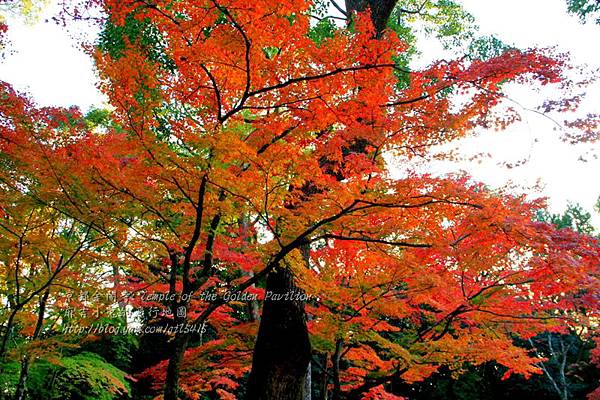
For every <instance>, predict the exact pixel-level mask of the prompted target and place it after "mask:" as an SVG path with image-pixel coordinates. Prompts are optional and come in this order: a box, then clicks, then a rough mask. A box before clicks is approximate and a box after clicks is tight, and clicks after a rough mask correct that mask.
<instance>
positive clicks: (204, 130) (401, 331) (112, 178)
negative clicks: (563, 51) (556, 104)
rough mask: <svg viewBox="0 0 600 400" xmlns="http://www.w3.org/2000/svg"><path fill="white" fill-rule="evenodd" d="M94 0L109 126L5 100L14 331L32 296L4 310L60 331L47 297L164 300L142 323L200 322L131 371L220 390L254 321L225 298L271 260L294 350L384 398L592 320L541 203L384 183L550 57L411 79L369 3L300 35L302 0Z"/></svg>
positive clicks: (501, 358)
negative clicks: (290, 300) (93, 293)
mask: <svg viewBox="0 0 600 400" xmlns="http://www.w3.org/2000/svg"><path fill="white" fill-rule="evenodd" d="M97 5H99V6H100V7H101V8H102V9H103V10H104V12H105V13H106V21H104V22H103V24H104V31H103V34H102V37H101V38H100V40H99V43H98V45H97V46H95V47H94V48H93V49H90V52H92V53H93V56H94V59H95V61H96V66H97V68H98V72H99V74H100V77H101V84H100V89H101V90H102V91H103V92H104V93H105V94H106V95H107V96H108V98H109V101H110V105H111V107H112V110H111V115H110V118H111V121H110V123H106V124H103V125H100V126H94V125H93V124H90V123H89V121H86V120H85V118H84V117H83V116H82V115H81V114H80V113H79V111H77V110H75V109H72V110H58V109H40V108H36V107H35V106H33V105H32V104H31V103H30V102H29V101H28V100H27V99H26V98H25V97H24V96H22V95H20V94H18V93H15V92H14V91H13V90H12V89H11V88H10V86H9V85H8V84H3V85H2V87H1V90H2V93H0V96H1V99H2V101H1V102H0V148H1V150H2V154H3V155H2V171H1V174H2V176H1V178H0V182H1V183H0V185H1V186H2V188H3V190H4V191H3V194H2V197H1V198H0V217H1V218H0V219H1V220H2V222H1V226H2V228H3V233H2V242H0V246H2V247H3V248H4V249H6V250H5V251H3V252H2V253H3V255H2V259H1V260H0V266H1V267H2V274H3V276H12V275H14V276H15V278H16V279H17V282H18V281H19V278H21V280H23V279H25V276H26V275H27V276H28V277H29V279H27V281H28V282H29V283H28V285H29V286H25V287H18V286H17V287H14V279H12V278H8V279H9V280H10V281H11V282H13V286H10V287H9V286H6V287H2V291H3V293H2V298H3V299H4V298H14V295H13V293H15V294H16V296H17V298H16V299H15V300H11V304H12V306H11V307H12V310H16V311H15V312H14V315H15V317H14V318H17V319H19V321H21V323H20V324H18V326H21V327H22V332H21V333H22V334H23V335H25V336H27V337H31V336H32V335H33V328H34V327H35V322H34V321H27V320H26V319H27V318H29V317H27V316H26V315H29V314H28V310H29V309H32V310H37V308H36V307H37V304H38V303H36V301H37V300H35V301H34V302H30V301H28V302H27V303H26V304H24V305H22V306H18V307H17V305H18V304H21V303H20V302H19V297H21V298H23V297H25V298H27V297H28V296H31V297H32V299H34V298H36V296H38V295H41V294H42V293H43V291H44V290H45V289H51V292H50V294H49V295H50V297H51V301H49V303H48V308H49V309H50V310H51V314H52V315H56V316H55V317H52V318H55V320H56V322H55V324H60V323H64V322H65V321H66V320H65V318H64V317H62V318H60V313H59V310H60V308H61V307H64V304H66V302H68V301H72V300H69V299H70V297H69V296H67V292H69V291H70V290H72V291H74V293H75V295H76V296H78V294H79V292H81V291H83V290H86V289H85V287H96V288H98V287H104V288H106V289H105V290H106V291H107V292H109V293H116V294H118V296H119V301H120V302H122V303H127V304H129V306H130V307H132V308H133V309H135V310H138V311H140V312H142V313H143V312H144V310H148V309H149V308H157V309H160V310H161V311H160V313H158V314H156V315H154V317H152V318H149V319H146V320H144V324H149V325H152V324H159V323H163V324H164V323H168V324H172V325H177V324H197V325H201V326H203V329H204V331H203V332H204V333H203V334H202V335H200V336H199V335H197V334H196V335H194V334H190V333H182V332H176V333H173V332H171V333H170V334H168V335H167V336H168V337H167V340H168V342H169V343H170V344H169V345H170V346H171V347H170V349H171V351H170V352H169V353H168V354H160V355H159V356H160V359H158V360H156V363H155V364H154V365H147V366H146V367H147V369H146V370H145V371H142V372H141V373H139V374H138V375H136V377H135V379H136V380H141V381H149V382H150V385H149V386H150V387H151V388H153V389H154V390H155V391H156V393H160V392H162V390H163V386H164V385H165V382H166V381H168V380H169V379H171V380H172V379H173V378H174V377H175V384H176V385H178V386H179V387H180V388H181V390H182V391H183V392H185V393H186V395H187V396H189V398H194V399H199V398H202V397H201V394H202V393H212V395H214V396H217V397H218V398H221V399H234V398H237V397H236V396H237V395H238V394H239V393H240V390H242V388H243V386H244V382H245V379H246V377H247V374H248V372H249V371H250V367H251V362H252V349H253V342H254V338H255V335H256V331H257V327H258V321H257V320H256V318H254V316H253V315H252V312H250V311H248V306H249V305H248V303H249V302H248V301H241V300H235V301H227V300H225V298H224V296H225V294H226V293H229V294H231V293H238V292H246V293H249V294H255V295H256V296H257V297H258V299H259V300H258V301H257V302H256V304H255V306H257V305H259V304H260V302H261V299H263V298H264V296H265V290H264V282H265V281H264V280H265V277H267V276H268V275H269V274H270V273H272V272H273V271H276V270H279V269H286V270H287V271H290V272H291V273H292V274H293V276H294V278H295V282H296V284H297V285H298V287H299V288H300V289H301V290H302V291H303V292H304V293H305V294H306V295H307V296H308V300H307V301H306V313H307V315H308V329H309V333H310V338H311V344H312V352H313V357H314V358H315V359H316V360H318V361H319V362H320V363H321V364H322V367H323V368H325V369H327V370H330V371H331V370H335V371H336V374H337V375H336V376H337V382H335V379H334V381H326V387H328V388H329V389H330V390H332V391H334V392H336V393H337V395H338V396H342V398H348V399H353V398H357V399H359V398H364V399H394V398H399V397H397V396H395V395H393V394H391V393H388V391H387V390H388V389H389V388H388V386H387V384H388V383H389V382H390V381H392V380H399V381H403V382H407V383H411V382H415V381H419V380H422V379H424V378H426V377H428V376H430V375H431V374H432V373H434V372H435V371H437V370H438V369H439V368H440V367H442V366H445V367H449V368H450V369H451V370H453V371H457V372H460V371H461V370H462V368H463V367H464V366H465V365H467V364H471V365H478V364H483V363H486V362H491V361H495V362H497V363H498V364H501V365H503V366H504V367H506V377H508V376H510V374H513V373H516V374H522V375H525V376H529V375H530V374H533V373H539V372H540V369H539V367H538V363H539V362H540V361H542V360H540V359H539V358H538V357H536V355H535V354H533V353H532V352H530V351H529V350H528V349H526V348H522V347H519V346H518V345H517V344H516V342H515V338H517V337H518V338H521V339H528V338H531V337H534V336H535V335H537V334H539V333H541V332H546V331H551V332H566V331H567V330H568V329H569V328H570V327H579V326H593V325H594V323H595V321H597V320H595V318H597V317H598V314H597V313H598V297H597V293H598V291H599V290H600V286H599V281H598V274H599V273H600V258H599V256H600V254H599V251H600V249H599V247H598V243H597V241H596V240H595V239H593V238H591V237H588V236H585V235H580V234H577V233H575V232H572V231H570V230H558V229H556V228H554V227H553V226H551V225H549V224H546V223H542V222H536V220H535V213H536V211H537V210H538V209H540V208H543V204H542V203H541V202H535V201H534V202H532V201H529V200H527V199H526V198H525V197H524V196H516V195H513V194H508V193H504V192H502V191H491V190H489V189H488V188H486V187H485V186H484V185H482V184H479V183H476V182H474V181H472V180H471V179H470V178H469V177H465V176H448V177H436V176H430V175H424V174H420V173H417V172H414V171H408V172H406V173H404V174H402V176H401V177H398V173H397V171H396V172H395V171H392V168H391V167H390V165H389V163H388V162H387V161H386V159H388V157H395V158H396V159H397V160H398V159H399V160H405V162H406V163H407V164H408V163H409V162H410V160H411V158H412V157H414V156H415V155H416V154H420V153H422V152H426V151H427V150H428V149H430V148H432V147H433V146H437V145H440V144H444V143H448V142H450V141H453V140H456V139H459V138H462V137H464V136H466V135H469V134H470V132H472V130H473V129H474V128H475V127H477V126H482V125H485V126H488V127H489V126H497V127H498V128H503V127H505V126H506V125H507V124H510V123H511V122H513V118H510V117H509V118H508V119H507V117H506V115H503V114H502V113H498V112H496V111H495V107H496V106H497V105H499V104H500V103H501V102H502V88H503V85H504V84H505V83H506V82H518V83H522V84H541V85H550V84H557V83H561V82H563V80H564V79H566V78H565V76H564V69H565V68H567V65H566V63H565V60H563V59H562V58H561V57H559V56H556V55H552V54H550V53H549V52H546V51H541V50H527V51H519V50H508V51H506V52H504V53H503V54H502V55H500V56H497V57H493V58H491V59H488V60H473V59H468V58H463V59H458V60H449V61H446V60H441V61H439V62H436V63H434V64H432V65H430V66H429V67H427V68H425V69H423V70H418V71H411V70H408V69H406V68H405V67H402V66H399V65H398V63H397V62H396V61H395V60H397V56H398V55H399V54H402V53H403V52H406V51H407V46H408V45H407V44H406V43H404V42H403V41H402V40H401V39H400V38H398V37H397V35H396V34H395V33H394V32H391V31H386V32H385V33H384V35H383V37H381V38H378V37H376V35H375V32H374V28H373V26H372V23H371V19H370V18H369V14H368V12H367V13H361V14H358V15H356V16H355V18H354V20H353V24H352V26H351V28H346V27H338V28H335V29H334V30H333V31H332V32H331V35H329V36H328V37H325V38H322V39H321V40H318V41H316V40H314V38H311V36H310V35H309V32H310V31H311V29H312V25H311V18H310V16H309V14H310V7H311V5H312V4H311V3H310V2H308V1H291V0H290V1H287V0H286V1H278V2H275V1H263V0H257V1H254V2H248V1H238V0H225V1H219V2H217V1H212V0H208V1H166V0H159V1H153V2H147V1H133V2H123V1H117V0H115V1H113V0H106V1H104V2H99V3H97ZM69 226H71V230H70V232H71V233H69V235H70V236H65V235H66V233H64V231H65V230H66V231H67V232H68V231H69V230H68V227H69ZM57 231H60V232H61V234H59V235H57V234H56V233H55V232H57ZM24 240H26V244H24V243H25V242H24ZM15 243H16V247H15ZM67 260H69V262H68V263H67V262H66V261H67ZM38 269H39V272H35V273H34V271H36V270H38ZM107 270H109V271H113V273H112V274H109V275H110V277H106V275H107V274H106V273H103V271H104V272H105V271H107ZM32 274H34V275H35V277H32ZM140 293H146V294H168V295H169V297H168V299H167V300H164V299H162V300H159V301H155V300H148V297H140V296H139V294H140ZM207 293H213V294H215V297H214V298H213V297H210V298H209V299H207V297H206V296H205V294H207ZM11 296H12V297H11ZM88 305H89V304H86V303H85V302H84V303H82V304H78V306H79V307H86V306H88ZM15 307H17V308H15ZM180 307H184V308H185V309H186V311H187V312H186V313H185V315H180V314H178V312H177V311H178V309H179V308H180ZM109 310H110V305H109V304H106V305H104V306H103V308H102V310H101V312H100V313H99V314H96V316H97V317H96V318H97V319H98V318H100V316H101V315H104V316H105V315H106V313H108V312H109ZM82 318H83V319H82V322H81V323H91V321H88V320H86V319H85V318H84V317H83V316H82ZM86 318H87V317H86ZM97 319H96V320H97ZM42 320H43V318H42ZM2 321H3V323H5V324H6V323H7V322H6V318H5V317H4V315H3V320H2ZM49 329H51V328H49ZM5 335H6V334H5ZM5 337H7V336H5ZM34 339H36V340H37V338H34ZM3 351H4V349H3ZM177 378H179V381H177ZM168 396H169V395H168V394H167V393H166V392H165V398H168ZM338 398H339V397H338Z"/></svg>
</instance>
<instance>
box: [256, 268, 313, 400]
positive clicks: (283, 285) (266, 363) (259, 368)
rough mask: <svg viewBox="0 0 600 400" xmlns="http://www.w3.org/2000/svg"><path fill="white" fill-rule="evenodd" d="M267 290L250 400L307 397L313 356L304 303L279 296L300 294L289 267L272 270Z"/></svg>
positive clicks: (285, 399) (298, 399) (288, 399)
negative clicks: (308, 374) (307, 385)
mask: <svg viewBox="0 0 600 400" xmlns="http://www.w3.org/2000/svg"><path fill="white" fill-rule="evenodd" d="M266 290H267V296H268V297H267V296H265V297H266V298H265V302H264V305H263V313H262V317H261V320H260V326H259V329H258V336H257V339H256V345H255V346H254V357H253V360H252V371H251V373H250V377H249V380H248V387H247V392H246V400H304V399H305V398H306V397H304V396H305V392H306V390H305V387H306V379H307V371H308V368H309V364H310V358H311V347H310V341H309V337H308V329H307V327H306V314H305V311H304V302H302V301H297V300H295V299H287V300H286V299H285V298H280V299H277V298H275V296H277V295H281V296H285V295H286V294H288V296H290V295H291V294H293V293H299V289H298V288H297V287H296V285H295V284H294V277H293V275H292V273H291V272H290V271H289V270H287V269H283V268H278V269H276V270H274V271H273V272H271V273H270V274H269V276H268V277H267V287H266ZM269 295H270V296H269Z"/></svg>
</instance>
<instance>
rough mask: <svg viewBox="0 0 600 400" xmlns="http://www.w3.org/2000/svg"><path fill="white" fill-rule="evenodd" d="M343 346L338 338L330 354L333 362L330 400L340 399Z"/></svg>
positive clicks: (342, 342)
mask: <svg viewBox="0 0 600 400" xmlns="http://www.w3.org/2000/svg"><path fill="white" fill-rule="evenodd" d="M343 347H344V341H343V340H342V339H338V340H337V341H336V342H335V352H334V353H333V354H332V355H331V363H332V364H333V393H332V395H331V399H332V400H340V396H341V393H342V387H341V384H340V360H341V358H342V350H343Z"/></svg>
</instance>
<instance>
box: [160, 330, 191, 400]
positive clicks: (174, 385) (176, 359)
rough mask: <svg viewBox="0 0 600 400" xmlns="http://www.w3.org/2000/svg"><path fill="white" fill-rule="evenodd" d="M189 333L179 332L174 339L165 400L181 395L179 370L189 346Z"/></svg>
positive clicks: (172, 399)
mask: <svg viewBox="0 0 600 400" xmlns="http://www.w3.org/2000/svg"><path fill="white" fill-rule="evenodd" d="M188 341H189V335H187V334H185V333H177V334H176V336H175V340H174V341H173V351H172V353H171V357H170V358H169V365H168V366H167V378H166V379H165V389H164V400H177V398H178V395H179V370H180V368H181V363H182V361H183V354H184V353H185V349H186V348H187V344H188Z"/></svg>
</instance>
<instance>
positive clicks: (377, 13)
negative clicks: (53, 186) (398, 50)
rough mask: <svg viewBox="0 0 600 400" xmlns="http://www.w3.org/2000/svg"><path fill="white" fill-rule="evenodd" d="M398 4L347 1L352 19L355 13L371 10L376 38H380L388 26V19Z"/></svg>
mask: <svg viewBox="0 0 600 400" xmlns="http://www.w3.org/2000/svg"><path fill="white" fill-rule="evenodd" d="M397 2H398V0H346V12H347V13H348V18H349V19H350V18H351V17H352V14H353V13H354V12H362V11H366V10H367V9H370V10H371V20H372V21H373V26H374V27H375V36H376V37H377V38H379V37H381V34H382V33H383V31H384V30H385V28H386V26H387V22H388V19H389V18H390V15H391V14H392V11H393V10H394V7H395V6H396V3H397Z"/></svg>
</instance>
